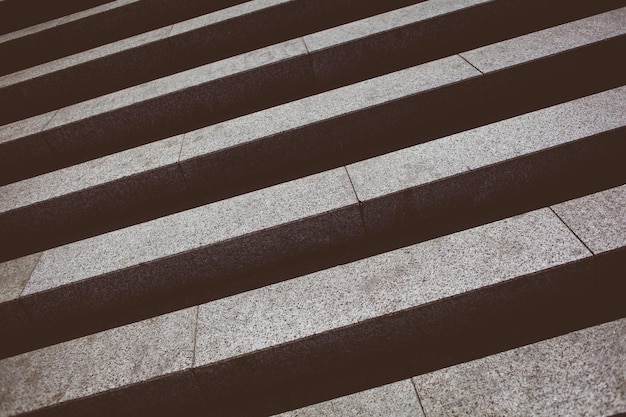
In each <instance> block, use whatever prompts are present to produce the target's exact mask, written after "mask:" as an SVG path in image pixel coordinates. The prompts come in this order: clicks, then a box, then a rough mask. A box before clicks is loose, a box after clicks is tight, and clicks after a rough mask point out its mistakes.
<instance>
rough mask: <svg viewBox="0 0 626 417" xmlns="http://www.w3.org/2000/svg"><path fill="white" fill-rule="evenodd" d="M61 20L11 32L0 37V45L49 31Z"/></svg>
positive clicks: (49, 21)
mask: <svg viewBox="0 0 626 417" xmlns="http://www.w3.org/2000/svg"><path fill="white" fill-rule="evenodd" d="M61 19H62V18H59V19H54V20H48V21H47V22H43V23H39V24H37V25H33V26H29V27H27V28H23V29H19V30H16V31H13V32H9V33H5V34H3V35H0V44H1V43H4V42H8V41H12V40H14V39H17V38H22V37H24V36H28V35H32V34H35V33H38V32H42V31H44V30H47V29H51V28H53V27H55V26H57V25H58V24H59V23H60V21H61Z"/></svg>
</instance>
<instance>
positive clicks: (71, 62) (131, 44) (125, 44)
mask: <svg viewBox="0 0 626 417" xmlns="http://www.w3.org/2000/svg"><path fill="white" fill-rule="evenodd" d="M171 30H172V25H170V26H166V27H163V28H159V29H155V30H153V31H150V32H145V33H141V34H139V35H136V36H132V37H129V38H126V39H122V40H120V41H117V42H113V43H110V44H106V45H103V46H99V47H96V48H93V49H89V50H87V51H83V52H79V53H76V54H72V55H69V56H66V57H63V58H59V59H55V60H53V61H49V62H45V63H43V64H39V65H36V66H33V67H30V68H27V69H24V70H21V71H16V72H13V73H11V74H7V75H4V76H2V77H0V88H3V87H8V86H12V85H15V84H18V83H24V82H26V81H29V80H33V79H35V78H38V77H42V76H46V75H49V74H52V73H54V72H58V71H62V70H65V69H68V68H71V67H75V66H78V65H81V64H84V63H87V62H90V61H95V60H97V59H100V58H103V57H108V56H110V55H113V54H116V53H120V52H124V51H129V50H131V49H134V48H139V47H142V46H144V45H147V44H149V43H153V42H157V41H159V40H161V39H165V38H167V36H168V35H169V33H170V31H171Z"/></svg>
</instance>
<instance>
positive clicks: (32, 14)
mask: <svg viewBox="0 0 626 417" xmlns="http://www.w3.org/2000/svg"><path fill="white" fill-rule="evenodd" d="M112 2H113V1H112V0H80V1H77V0H57V1H55V2H54V4H51V3H50V2H49V1H47V0H2V1H1V2H0V34H3V33H7V32H10V31H15V30H17V29H21V28H26V27H28V26H31V25H36V24H39V23H41V22H45V21H46V20H49V19H54V18H56V17H59V16H63V15H65V14H68V13H74V12H77V11H79V10H85V9H87V8H90V7H94V6H98V5H101V4H106V3H112Z"/></svg>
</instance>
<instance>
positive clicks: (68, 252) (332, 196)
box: [24, 168, 361, 307]
mask: <svg viewBox="0 0 626 417" xmlns="http://www.w3.org/2000/svg"><path fill="white" fill-rule="evenodd" d="M346 207H352V208H353V210H352V211H350V212H348V213H346V214H345V216H343V217H342V218H340V219H339V220H337V221H338V222H339V223H333V222H330V223H329V225H328V226H325V227H317V228H316V229H315V230H311V231H310V234H308V235H306V234H303V235H300V236H294V239H296V241H300V242H302V244H303V245H304V246H307V245H313V246H315V245H322V244H331V243H333V242H332V240H333V239H334V238H336V239H338V240H342V239H350V238H355V237H356V236H358V234H359V233H360V231H359V229H360V227H361V224H360V218H359V215H358V209H357V206H356V198H355V196H354V192H353V190H352V187H351V185H350V182H349V179H348V177H347V174H346V172H345V170H344V169H343V168H340V169H336V170H333V171H329V172H325V173H322V174H318V175H314V176H310V177H306V178H301V179H298V180H294V181H292V182H289V183H285V184H280V185H277V186H274V187H271V188H267V189H263V190H259V191H255V192H252V193H249V194H244V195H241V196H238V197H234V198H232V199H228V200H223V201H220V202H216V203H212V204H209V205H206V206H202V207H198V208H196V209H191V210H187V211H185V212H181V213H178V214H173V215H170V216H167V217H163V218H160V219H156V220H153V221H150V222H146V223H142V224H139V225H136V226H132V227H129V228H126V229H121V230H117V231H114V232H110V233H107V234H104V235H100V236H96V237H94V238H90V239H85V240H82V241H79V242H75V243H72V244H68V245H65V246H61V247H58V248H55V249H51V250H49V251H46V252H44V254H43V256H42V259H41V261H40V262H41V263H40V264H39V265H38V267H37V268H36V269H35V271H34V273H33V276H32V278H31V281H30V282H29V284H28V285H27V286H26V288H25V290H24V294H34V293H37V292H41V291H45V290H49V289H53V288H58V287H60V286H64V285H70V284H72V283H76V282H78V281H81V280H86V279H89V278H94V277H98V276H103V275H106V274H109V273H114V272H119V271H120V270H128V269H132V268H140V269H141V268H142V267H144V266H146V264H147V263H151V262H155V261H157V260H159V259H163V258H171V257H173V256H176V255H177V254H183V253H188V252H190V251H197V250H200V249H202V248H207V247H210V246H211V245H214V244H217V243H219V242H224V241H231V240H233V239H234V240H236V239H237V238H240V237H242V236H245V235H249V234H252V233H255V232H260V231H265V230H269V229H271V228H276V227H279V226H281V225H285V224H290V223H297V222H301V221H304V220H305V219H307V218H310V217H312V216H318V215H322V214H324V213H328V212H331V211H334V210H340V209H344V208H346ZM342 223H343V226H341V224H342ZM327 227H333V228H334V227H336V228H337V229H336V230H328V229H327ZM342 227H343V228H342ZM301 233H304V232H303V231H301ZM333 235H334V236H333ZM292 243H294V242H292ZM289 244H290V243H287V242H281V241H276V242H272V246H268V248H274V250H275V251H280V252H285V253H289V251H290V250H292V249H294V248H293V247H291V248H290V247H283V245H289ZM268 245H269V243H268ZM240 249H241V250H242V252H241V253H240V254H239V255H240V258H239V259H229V258H232V257H233V256H232V253H230V254H229V253H224V254H221V255H220V254H214V255H213V256H214V257H216V259H214V263H215V265H214V267H215V268H217V266H219V265H221V264H222V263H223V262H227V263H229V262H230V263H232V264H233V265H231V266H233V267H234V266H235V265H240V264H241V263H245V251H246V248H245V247H242V248H240ZM233 250H235V249H234V248H233ZM268 250H269V249H268ZM220 259H222V261H220ZM38 307H39V306H38Z"/></svg>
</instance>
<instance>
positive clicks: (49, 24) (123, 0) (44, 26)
mask: <svg viewBox="0 0 626 417" xmlns="http://www.w3.org/2000/svg"><path fill="white" fill-rule="evenodd" d="M138 1H140V0H115V1H111V2H108V3H105V4H101V5H99V6H96V7H92V8H90V9H87V10H81V11H79V12H76V13H72V14H70V15H67V16H62V17H59V18H56V19H53V20H48V21H46V22H43V23H39V24H37V25H34V26H29V27H27V28H24V29H20V30H16V31H14V32H9V33H5V34H4V35H2V36H0V43H3V42H8V41H12V40H14V39H17V38H22V37H24V36H28V35H33V34H35V33H38V32H42V31H44V30H48V29H51V28H54V27H56V26H59V25H62V24H65V23H68V22H72V21H75V20H79V19H84V18H85V17H89V16H93V15H96V14H98V13H102V12H106V11H108V10H112V9H115V8H118V7H121V6H125V5H127V4H130V3H135V2H138Z"/></svg>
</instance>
